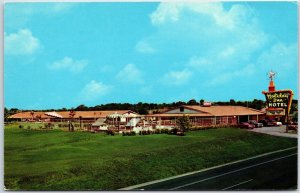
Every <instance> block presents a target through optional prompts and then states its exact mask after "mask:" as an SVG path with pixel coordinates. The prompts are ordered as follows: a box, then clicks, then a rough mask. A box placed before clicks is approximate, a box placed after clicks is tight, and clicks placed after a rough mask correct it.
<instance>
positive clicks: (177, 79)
mask: <svg viewBox="0 0 300 193" xmlns="http://www.w3.org/2000/svg"><path fill="white" fill-rule="evenodd" d="M191 76H192V72H191V71H189V70H186V69H184V70H182V71H170V72H168V73H167V74H165V75H164V77H163V78H162V82H163V83H164V84H166V85H176V86H179V85H183V84H185V83H187V82H188V81H189V80H190V78H191Z"/></svg>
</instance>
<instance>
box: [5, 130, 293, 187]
mask: <svg viewBox="0 0 300 193" xmlns="http://www.w3.org/2000/svg"><path fill="white" fill-rule="evenodd" d="M296 145H297V140H296V139H287V138H282V137H273V136H268V135H264V134H257V133H253V132H248V131H245V130H241V129H236V128H223V129H211V130H204V131H193V132H188V133H187V135H186V136H184V137H180V136H173V135H167V134H157V135H147V136H139V135H137V136H121V135H119V136H107V135H105V134H91V133H86V132H73V133H71V132H64V131H60V130H52V131H36V130H26V129H19V128H18V127H17V126H8V127H6V128H5V129H4V174H5V179H4V181H5V187H6V188H7V189H10V190H115V189H118V188H122V187H126V186H130V185H134V184H139V183H143V182H147V181H151V180H156V179H161V178H166V177H170V176H174V175H178V174H182V173H186V172H190V171H194V170H199V169H203V168H207V167H211V166H215V165H219V164H222V163H226V162H230V161H235V160H239V159H243V158H246V157H250V156H253V155H257V154H261V153H265V152H269V151H273V150H278V149H282V148H287V147H292V146H296Z"/></svg>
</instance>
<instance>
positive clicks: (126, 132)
mask: <svg viewBox="0 0 300 193" xmlns="http://www.w3.org/2000/svg"><path fill="white" fill-rule="evenodd" d="M122 135H123V136H135V135H136V133H135V132H134V131H123V132H122Z"/></svg>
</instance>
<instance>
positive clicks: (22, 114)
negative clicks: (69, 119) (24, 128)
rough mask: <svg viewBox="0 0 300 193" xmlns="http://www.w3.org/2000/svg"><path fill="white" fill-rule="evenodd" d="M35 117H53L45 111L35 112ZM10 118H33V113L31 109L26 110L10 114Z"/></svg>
mask: <svg viewBox="0 0 300 193" xmlns="http://www.w3.org/2000/svg"><path fill="white" fill-rule="evenodd" d="M33 117H34V118H37V117H40V118H42V119H47V118H51V116H49V115H46V114H45V112H34V113H33ZM8 118H11V119H32V114H31V111H25V112H20V113H16V114H13V115H11V116H9V117H8Z"/></svg>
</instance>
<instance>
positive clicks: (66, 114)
mask: <svg viewBox="0 0 300 193" xmlns="http://www.w3.org/2000/svg"><path fill="white" fill-rule="evenodd" d="M128 112H130V113H134V114H137V113H135V112H133V111H131V110H113V111H74V113H75V114H74V117H73V118H79V117H82V118H100V117H101V118H105V117H106V116H108V115H111V114H114V113H119V114H125V113H128ZM46 113H47V114H48V113H49V112H34V117H36V115H41V118H51V116H49V115H46ZM56 113H57V114H58V115H60V116H61V117H62V118H70V111H60V112H56ZM8 118H15V119H20V118H23V119H30V118H32V116H31V111H25V112H21V113H17V114H14V115H11V116H9V117H8Z"/></svg>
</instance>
